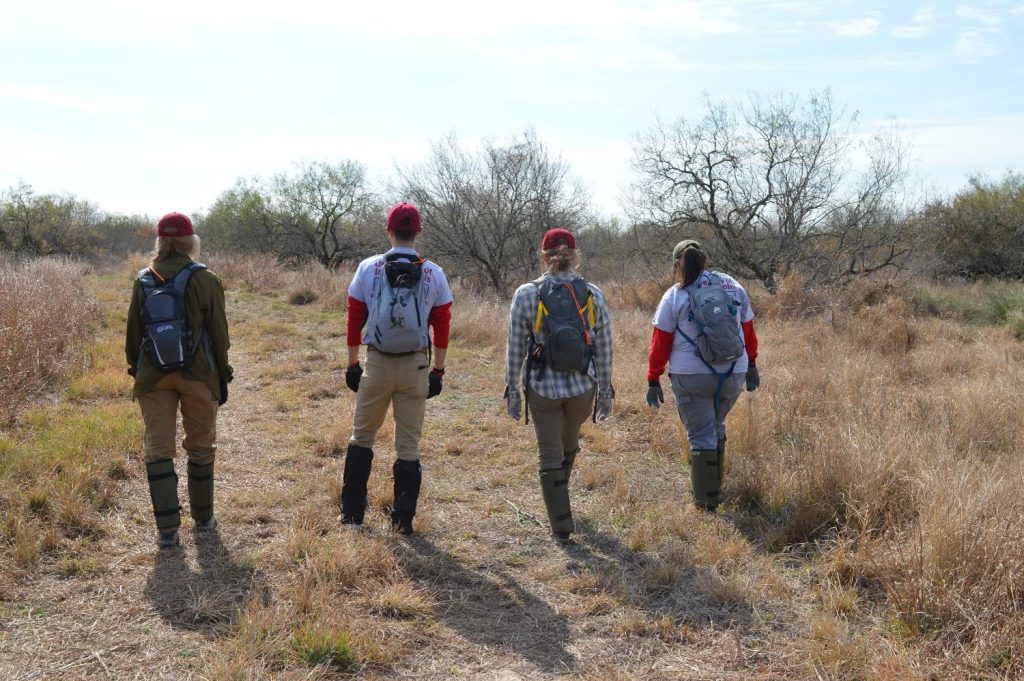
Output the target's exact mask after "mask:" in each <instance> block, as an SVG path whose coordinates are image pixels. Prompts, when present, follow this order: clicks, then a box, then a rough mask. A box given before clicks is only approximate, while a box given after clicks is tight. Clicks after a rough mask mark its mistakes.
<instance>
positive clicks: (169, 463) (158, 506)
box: [146, 459, 181, 549]
mask: <svg viewBox="0 0 1024 681" xmlns="http://www.w3.org/2000/svg"><path fill="white" fill-rule="evenodd" d="M146 477H147V478H148V479H149V497H150V499H151V500H152V501H153V516H154V517H155V518H156V529H157V532H158V534H159V537H158V538H157V545H158V546H159V547H160V548H161V549H168V548H172V547H174V546H177V544H178V527H180V526H181V506H179V505H178V474H177V473H175V472H174V460H173V459H166V460H164V461H154V462H153V463H147V464H146Z"/></svg>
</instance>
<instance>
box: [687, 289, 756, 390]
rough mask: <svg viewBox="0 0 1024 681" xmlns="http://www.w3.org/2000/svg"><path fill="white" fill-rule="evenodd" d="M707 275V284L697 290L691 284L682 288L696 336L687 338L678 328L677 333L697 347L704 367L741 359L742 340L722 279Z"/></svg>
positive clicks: (732, 306)
mask: <svg viewBox="0 0 1024 681" xmlns="http://www.w3.org/2000/svg"><path fill="white" fill-rule="evenodd" d="M709 276H710V279H711V283H710V284H708V285H707V286H705V287H703V288H697V285H696V283H693V284H690V285H689V286H687V287H686V289H685V290H686V292H687V293H688V294H690V308H691V309H692V310H693V321H695V322H696V323H697V328H698V329H699V330H700V333H698V334H697V337H696V338H690V337H689V336H687V335H686V334H685V333H683V330H682V329H678V331H679V333H680V334H682V336H683V338H685V339H686V340H688V341H690V342H691V343H693V344H694V345H695V346H697V352H698V353H699V354H700V357H701V359H703V360H704V362H705V363H706V364H708V365H711V364H727V363H729V362H735V361H736V360H738V359H739V358H740V357H742V356H743V338H742V337H741V336H740V330H739V327H738V325H737V324H736V303H735V302H733V300H732V298H731V297H730V296H729V292H728V291H726V290H725V288H724V287H723V286H722V278H721V277H720V276H718V275H717V274H713V273H712V274H710V275H709ZM730 373H732V371H731V369H730Z"/></svg>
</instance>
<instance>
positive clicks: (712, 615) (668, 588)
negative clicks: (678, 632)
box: [563, 520, 753, 632]
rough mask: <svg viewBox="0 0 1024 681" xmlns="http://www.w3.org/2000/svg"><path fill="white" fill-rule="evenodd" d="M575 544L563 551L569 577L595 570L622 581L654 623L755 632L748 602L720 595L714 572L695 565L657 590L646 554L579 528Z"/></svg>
mask: <svg viewBox="0 0 1024 681" xmlns="http://www.w3.org/2000/svg"><path fill="white" fill-rule="evenodd" d="M574 538H575V541H574V543H573V544H571V545H569V546H566V547H563V550H564V551H565V554H566V556H567V558H568V559H569V562H568V566H567V567H568V569H569V570H570V571H579V570H592V571H594V572H598V573H601V572H604V573H612V574H619V575H621V579H622V583H623V585H624V586H625V587H626V588H627V590H628V592H629V597H630V600H631V601H633V603H634V604H635V605H636V606H637V607H639V608H640V609H642V610H643V611H645V612H646V613H647V614H648V615H650V616H651V617H658V618H661V617H668V618H671V619H672V620H673V621H674V622H675V623H677V624H689V625H691V626H694V627H710V628H713V629H737V628H738V629H739V630H740V631H741V632H743V631H746V630H748V629H749V628H750V626H751V623H752V619H751V616H752V613H753V609H752V608H751V606H750V603H748V602H747V601H746V600H743V599H733V598H731V597H729V594H728V593H726V591H727V590H726V589H724V588H723V589H717V588H716V587H717V585H718V584H720V580H721V577H720V576H719V575H718V573H717V572H716V571H715V570H714V569H712V568H709V567H706V566H701V565H693V566H689V567H686V568H684V569H682V570H680V572H679V575H678V576H677V577H676V578H675V580H674V581H673V582H672V583H671V584H665V585H652V584H650V583H649V582H648V581H647V580H645V578H644V575H645V573H647V571H648V570H649V569H650V568H651V567H653V564H654V563H653V560H652V559H651V558H650V556H648V555H647V554H644V553H640V552H637V551H632V550H630V549H629V548H627V547H625V546H623V544H622V542H620V541H619V539H618V537H616V536H615V535H613V534H611V533H609V532H603V531H601V530H598V529H596V528H594V527H593V526H592V525H591V524H590V523H588V522H587V521H585V520H583V521H578V522H577V523H576V533H575V534H574Z"/></svg>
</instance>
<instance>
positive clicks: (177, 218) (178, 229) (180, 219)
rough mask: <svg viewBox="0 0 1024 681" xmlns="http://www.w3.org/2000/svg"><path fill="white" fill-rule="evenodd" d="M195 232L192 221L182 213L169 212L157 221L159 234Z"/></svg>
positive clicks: (173, 234)
mask: <svg viewBox="0 0 1024 681" xmlns="http://www.w3.org/2000/svg"><path fill="white" fill-rule="evenodd" d="M195 233H196V232H195V230H194V229H192V221H191V220H189V219H188V216H187V215H183V214H181V213H168V214H167V215H165V216H163V217H162V218H160V222H158V223H156V235H157V236H192V235H193V234H195Z"/></svg>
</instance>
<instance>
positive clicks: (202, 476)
mask: <svg viewBox="0 0 1024 681" xmlns="http://www.w3.org/2000/svg"><path fill="white" fill-rule="evenodd" d="M188 505H189V512H190V513H191V514H192V519H193V520H195V521H196V529H197V530H205V529H212V526H213V525H214V524H215V521H214V519H213V462H212V461H211V462H210V463H208V464H204V465H198V464H194V463H192V462H191V461H189V462H188Z"/></svg>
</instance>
